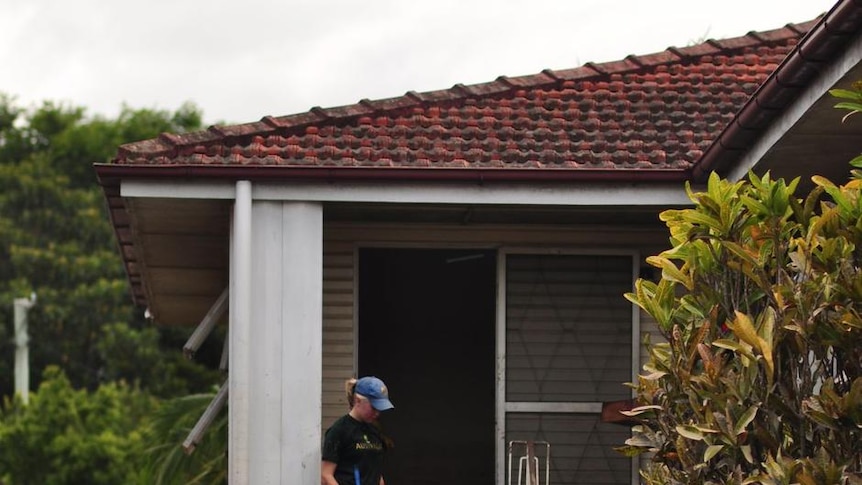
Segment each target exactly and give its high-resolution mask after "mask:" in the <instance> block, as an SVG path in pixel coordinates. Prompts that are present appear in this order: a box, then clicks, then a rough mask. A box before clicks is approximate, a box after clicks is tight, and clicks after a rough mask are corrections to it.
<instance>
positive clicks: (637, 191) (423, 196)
mask: <svg viewBox="0 0 862 485" xmlns="http://www.w3.org/2000/svg"><path fill="white" fill-rule="evenodd" d="M253 191H254V192H253V198H254V200H284V201H288V200H290V201H320V202H364V203H393V204H474V205H494V204H507V205H532V206H535V205H548V206H662V207H663V206H669V205H682V206H689V205H691V200H690V199H689V198H688V197H687V196H686V194H685V189H684V186H683V184H682V183H672V184H671V183H669V184H655V185H638V184H621V183H615V184H610V183H609V184H601V183H590V184H532V185H529V186H525V185H515V184H490V183H489V184H485V185H476V184H418V183H398V182H390V183H372V182H368V183H357V182H339V183H337V184H334V183H325V182H296V183H291V184H286V183H284V184H266V185H264V184H255V186H254V187H253ZM120 195H121V196H122V197H158V198H169V199H176V198H182V199H233V198H234V197H235V188H234V187H233V186H232V185H231V184H230V183H226V182H180V181H164V180H162V181H157V180H124V181H122V182H121V184H120Z"/></svg>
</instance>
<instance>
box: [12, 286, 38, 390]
mask: <svg viewBox="0 0 862 485" xmlns="http://www.w3.org/2000/svg"><path fill="white" fill-rule="evenodd" d="M14 303H15V304H14V307H15V393H16V394H20V395H21V400H22V401H23V402H24V404H27V403H28V402H29V400H30V348H29V344H28V342H29V341H30V337H29V335H27V311H28V310H29V309H30V308H33V305H35V304H36V294H35V293H33V294H32V295H30V298H15V300H14Z"/></svg>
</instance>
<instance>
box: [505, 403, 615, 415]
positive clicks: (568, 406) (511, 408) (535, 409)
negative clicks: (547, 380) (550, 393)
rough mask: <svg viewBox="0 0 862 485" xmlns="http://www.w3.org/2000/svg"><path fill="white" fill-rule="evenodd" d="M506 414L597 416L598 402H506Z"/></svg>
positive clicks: (599, 404) (600, 405)
mask: <svg viewBox="0 0 862 485" xmlns="http://www.w3.org/2000/svg"><path fill="white" fill-rule="evenodd" d="M505 404H506V412H507V413H575V414H599V413H601V412H602V403H600V402H514V401H512V402H507V403H505Z"/></svg>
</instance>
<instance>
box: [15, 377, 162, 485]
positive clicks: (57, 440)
mask: <svg viewBox="0 0 862 485" xmlns="http://www.w3.org/2000/svg"><path fill="white" fill-rule="evenodd" d="M155 407H156V400H155V399H153V398H152V397H150V396H148V395H147V394H146V393H142V392H141V391H140V390H138V389H136V388H134V387H131V386H129V385H127V384H125V383H122V382H117V383H110V384H104V385H102V386H99V388H98V389H97V390H95V391H93V392H88V391H86V390H77V389H74V388H73V387H72V384H71V382H70V381H69V379H68V378H67V377H66V375H65V374H64V373H63V372H62V371H61V370H60V369H59V368H57V367H49V368H48V369H46V371H45V376H44V379H43V380H42V383H41V385H40V386H39V388H38V390H37V391H36V392H34V393H32V394H31V395H30V402H29V404H28V405H26V406H24V405H23V404H22V402H21V401H20V400H19V399H14V400H12V399H8V398H7V399H6V401H5V404H4V406H3V410H2V420H0V449H2V450H3V452H2V453H0V478H2V480H3V482H4V483H10V484H11V483H14V484H18V485H28V484H33V485H36V484H39V485H67V484H68V485H72V484H75V485H77V484H81V483H87V484H93V485H98V484H104V485H114V484H117V483H143V482H142V481H140V471H139V470H140V469H141V467H140V464H141V463H142V461H143V458H142V457H143V452H144V440H143V436H144V432H145V430H146V423H147V416H149V415H150V413H152V412H153V410H154V409H155Z"/></svg>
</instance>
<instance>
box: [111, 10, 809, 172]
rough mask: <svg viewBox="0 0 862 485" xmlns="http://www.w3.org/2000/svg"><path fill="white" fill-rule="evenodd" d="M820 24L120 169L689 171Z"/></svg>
mask: <svg viewBox="0 0 862 485" xmlns="http://www.w3.org/2000/svg"><path fill="white" fill-rule="evenodd" d="M815 24H816V22H815V21H811V22H806V23H802V24H788V25H787V26H785V27H783V28H780V29H776V30H771V31H766V32H751V33H749V34H747V35H744V36H741V37H736V38H731V39H724V40H709V41H707V42H704V43H701V44H697V45H693V46H689V47H682V48H673V47H672V48H668V49H667V50H665V51H662V52H659V53H655V54H650V55H640V56H629V57H627V58H625V59H623V60H621V61H615V62H606V63H600V64H593V63H587V64H585V65H584V66H582V67H578V68H574V69H568V70H559V71H551V70H546V71H542V72H541V73H538V74H535V75H530V76H522V77H500V78H498V79H496V80H495V81H492V82H489V83H484V84H475V85H467V86H465V85H460V84H459V85H455V86H454V87H452V88H450V89H445V90H440V91H432V92H423V93H416V92H408V93H407V94H405V95H404V96H401V97H396V98H391V99H384V100H374V101H371V100H362V101H360V102H359V103H357V104H354V105H349V106H342V107H336V108H328V109H323V108H312V109H311V110H310V111H308V112H305V113H300V114H294V115H289V116H282V117H269V116H268V117H265V118H263V119H262V120H261V121H258V122H254V123H247V124H240V125H233V126H215V127H211V128H209V129H208V130H205V131H201V132H196V133H188V134H181V135H175V134H163V135H162V136H160V137H159V138H156V139H152V140H146V141H141V142H136V143H131V144H127V145H124V146H122V147H121V148H120V150H119V152H118V155H117V157H116V159H115V160H114V161H113V164H115V165H134V166H138V167H140V168H143V167H144V166H146V167H153V168H155V167H157V166H161V167H176V166H195V167H201V168H203V167H233V168H240V167H248V168H249V171H251V169H252V167H255V168H263V167H269V168H275V167H279V168H286V169H287V168H292V169H298V168H303V169H314V168H329V169H352V168H390V169H401V168H432V169H433V168H441V169H464V168H467V169H479V170H489V171H492V170H494V169H530V170H531V171H535V169H541V170H543V171H544V170H545V169H551V171H553V172H559V171H560V170H553V169H562V170H563V171H565V172H570V171H577V172H590V171H601V172H610V173H618V174H619V175H624V174H628V176H630V175H631V174H632V172H633V171H637V172H643V171H647V172H653V171H655V172H672V173H675V174H685V173H689V172H690V170H691V168H692V166H693V165H694V164H695V163H697V162H698V160H699V159H700V158H701V157H702V155H703V153H704V151H705V150H707V149H708V148H709V147H710V145H711V144H712V143H713V142H714V141H715V139H716V137H717V136H718V135H719V134H720V133H721V131H722V130H723V129H724V128H725V127H726V126H727V125H728V123H729V122H730V121H731V120H732V119H733V118H734V115H735V114H736V113H737V112H738V111H739V110H740V108H742V107H743V106H744V105H745V103H746V101H748V100H749V97H750V96H751V95H752V94H753V93H755V91H756V90H757V89H758V87H759V86H760V85H761V83H763V82H764V81H765V80H766V79H767V77H768V76H769V75H770V74H771V73H772V72H773V71H774V70H775V69H776V67H778V65H779V64H780V63H781V62H782V60H783V59H784V58H785V56H787V54H788V53H789V52H791V50H792V49H793V48H794V46H796V44H797V43H798V42H799V40H800V39H801V38H802V37H803V36H804V34H805V33H806V32H808V30H809V29H811V28H812V27H813V26H814V25H815ZM270 172H271V171H270ZM197 173H200V172H197ZM285 175H288V172H285Z"/></svg>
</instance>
